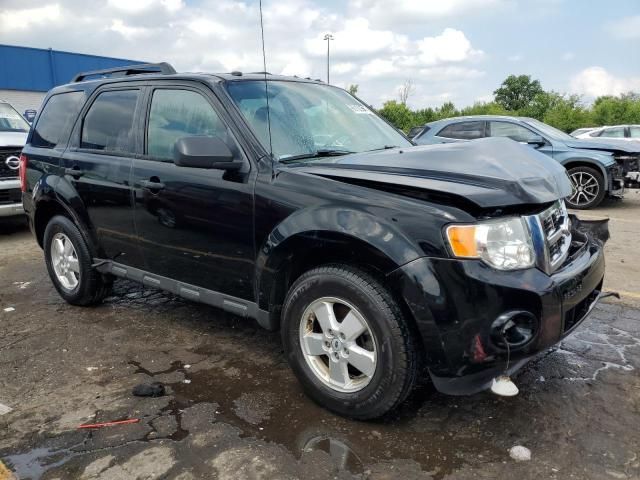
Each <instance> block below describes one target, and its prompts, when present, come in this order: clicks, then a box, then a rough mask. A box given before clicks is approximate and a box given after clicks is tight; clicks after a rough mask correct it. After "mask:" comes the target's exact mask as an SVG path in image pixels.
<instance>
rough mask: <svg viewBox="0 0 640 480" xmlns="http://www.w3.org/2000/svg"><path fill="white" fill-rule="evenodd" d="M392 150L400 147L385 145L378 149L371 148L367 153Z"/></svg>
mask: <svg viewBox="0 0 640 480" xmlns="http://www.w3.org/2000/svg"><path fill="white" fill-rule="evenodd" d="M392 148H400V145H385V146H384V147H380V148H372V149H371V150H367V152H377V151H379V150H391V149H392Z"/></svg>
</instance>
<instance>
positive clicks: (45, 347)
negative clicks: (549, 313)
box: [0, 190, 640, 480]
mask: <svg viewBox="0 0 640 480" xmlns="http://www.w3.org/2000/svg"><path fill="white" fill-rule="evenodd" d="M601 215H606V216H608V217H610V219H611V220H610V231H611V235H612V238H611V240H610V241H609V243H608V244H607V276H606V284H605V288H606V289H607V290H612V291H618V292H620V294H621V300H615V299H607V301H606V303H602V304H601V305H599V306H598V307H597V308H596V310H595V311H594V313H593V315H592V317H591V318H590V319H589V320H588V321H587V322H585V324H583V325H582V326H581V327H580V329H579V331H578V332H577V333H576V334H574V335H573V336H572V337H570V338H569V339H567V340H566V341H565V342H563V343H562V344H561V345H560V346H558V347H557V348H554V349H552V350H550V351H548V352H545V353H544V354H543V355H541V356H540V357H539V358H538V359H537V360H536V361H534V362H532V363H531V364H530V365H528V366H527V367H526V368H525V369H524V370H523V371H522V373H521V374H519V376H518V377H517V378H516V383H517V385H518V386H519V387H520V390H521V393H520V395H519V396H517V397H515V398H510V399H509V398H499V397H496V396H493V395H492V394H490V393H482V394H478V395H475V396H472V397H447V396H444V395H441V394H439V393H436V392H434V390H433V388H432V387H431V386H430V385H429V383H428V382H427V381H424V382H423V385H422V386H421V387H420V388H419V389H418V390H417V391H416V392H415V394H414V395H412V397H410V399H409V400H408V401H407V402H406V404H404V405H403V407H402V408H401V409H400V411H398V412H397V413H396V414H394V415H393V416H391V417H389V418H386V419H384V420H381V421H375V422H355V421H350V420H346V419H344V418H341V417H338V416H335V415H332V414H330V413H328V412H327V411H326V410H324V409H322V408H321V407H319V406H317V405H315V404H314V403H313V402H311V401H310V400H309V399H308V398H307V397H305V395H304V394H303V393H302V391H301V389H300V387H299V385H298V383H297V381H296V380H295V378H294V377H293V375H292V373H291V372H290V370H289V368H288V366H287V364H286V362H285V360H284V356H283V354H282V351H281V347H280V342H279V335H278V334H277V333H268V332H265V331H263V330H261V329H260V328H259V327H257V325H256V324H255V323H254V322H252V321H246V320H243V319H240V318H237V317H234V316H232V315H230V314H226V313H223V312H221V311H218V310H215V309H213V308H209V307H206V306H202V305H197V304H192V303H189V302H187V301H185V300H181V299H178V298H175V297H173V296H171V295H169V294H164V293H161V292H158V291H155V290H152V289H149V288H145V287H142V286H141V285H137V284H132V283H127V282H124V281H120V282H118V283H116V288H115V293H114V295H113V296H111V297H109V298H108V299H107V301H106V302H105V303H104V304H103V305H100V306H98V307H95V308H77V307H72V306H70V305H67V304H66V303H64V302H63V301H62V300H61V299H60V297H59V296H58V294H57V293H56V292H55V290H54V288H53V287H52V285H51V283H50V281H49V278H48V276H47V274H46V270H45V266H44V262H43V259H42V252H41V250H40V249H39V248H38V247H37V245H36V243H35V241H34V240H33V238H32V237H31V234H30V233H29V231H28V230H27V229H26V228H25V227H24V225H22V224H3V225H2V227H1V228H2V230H0V319H1V322H0V325H1V329H0V372H2V376H1V377H0V404H4V405H7V406H9V407H10V408H12V409H13V410H12V411H11V412H9V413H6V414H4V415H0V458H1V459H2V461H3V462H4V464H5V465H6V466H7V467H9V468H10V469H11V470H12V471H14V472H15V473H16V474H17V476H18V478H20V479H26V478H31V479H36V478H45V479H74V478H82V479H134V478H145V479H146V478H167V479H183V480H186V479H191V478H205V479H209V478H219V479H254V478H259V479H289V478H302V479H324V478H340V479H350V478H368V479H369V478H370V479H392V478H402V479H405V480H408V479H412V478H419V479H430V478H433V479H471V478H474V479H477V478H504V479H511V478H521V479H528V478H532V479H533V478H536V479H538V478H558V479H565V478H576V479H606V478H612V479H625V478H629V479H632V478H640V453H639V452H640V375H639V373H638V372H639V371H640V370H639V368H640V275H638V262H639V261H640V252H639V251H638V248H639V247H638V236H639V235H640V193H639V191H638V190H631V191H629V193H628V194H627V197H626V198H625V200H624V201H622V202H618V201H608V202H605V204H603V206H602V207H600V208H598V209H596V210H594V211H590V212H588V213H585V214H583V216H584V217H585V218H588V217H590V216H601ZM148 381H159V382H163V383H164V384H165V385H167V386H168V387H169V388H168V394H167V395H166V396H164V397H160V398H140V397H134V396H132V395H131V389H132V387H133V386H135V385H136V384H139V383H141V382H148ZM131 418H134V419H139V420H140V421H139V422H138V423H132V424H127V425H120V426H113V427H107V428H102V429H98V430H79V429H78V428H77V427H78V426H79V425H81V424H84V423H90V422H107V421H114V420H122V419H131ZM514 445H523V446H525V447H527V448H529V449H530V450H531V452H532V458H531V460H530V461H528V462H516V461H514V460H513V459H511V458H510V456H509V453H508V450H509V449H510V448H511V447H513V446H514ZM5 478H11V477H10V474H8V473H7V472H6V471H5V472H4V473H3V467H2V466H1V465H0V479H2V480H4V479H5Z"/></svg>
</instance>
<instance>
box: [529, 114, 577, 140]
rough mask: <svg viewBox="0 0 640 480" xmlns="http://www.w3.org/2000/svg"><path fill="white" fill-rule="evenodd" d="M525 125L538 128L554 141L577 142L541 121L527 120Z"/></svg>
mask: <svg viewBox="0 0 640 480" xmlns="http://www.w3.org/2000/svg"><path fill="white" fill-rule="evenodd" d="M524 123H526V124H529V125H531V126H532V127H533V128H537V129H538V130H540V131H541V132H542V133H543V134H544V135H546V136H548V137H551V138H553V139H554V140H575V138H573V137H572V136H571V135H569V134H568V133H564V132H563V131H562V130H558V129H557V128H555V127H552V126H551V125H547V124H546V123H542V122H540V121H539V120H535V119H533V118H527V119H526V120H524Z"/></svg>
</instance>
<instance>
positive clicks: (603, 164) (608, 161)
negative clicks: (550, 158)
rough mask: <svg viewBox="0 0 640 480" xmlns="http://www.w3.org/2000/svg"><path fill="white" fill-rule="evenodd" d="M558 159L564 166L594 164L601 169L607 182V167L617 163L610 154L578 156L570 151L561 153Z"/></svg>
mask: <svg viewBox="0 0 640 480" xmlns="http://www.w3.org/2000/svg"><path fill="white" fill-rule="evenodd" d="M556 160H558V161H559V162H560V163H561V164H562V165H563V166H564V167H566V166H567V165H570V164H572V163H586V164H589V165H593V166H594V167H596V168H597V169H598V171H600V173H601V174H602V176H603V178H604V179H605V181H606V182H607V184H608V180H609V173H608V172H607V169H608V168H609V167H611V166H612V165H615V163H616V162H615V160H613V158H611V157H610V156H608V155H599V154H594V155H593V156H591V155H590V156H588V157H586V156H578V157H577V156H575V155H572V154H571V153H569V152H566V153H564V154H562V153H561V154H559V155H558V156H556Z"/></svg>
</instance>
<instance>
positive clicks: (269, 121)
mask: <svg viewBox="0 0 640 480" xmlns="http://www.w3.org/2000/svg"><path fill="white" fill-rule="evenodd" d="M260 33H261V36H262V67H263V68H262V72H263V73H264V95H265V98H266V100H267V127H268V128H269V156H270V157H271V175H273V173H274V168H273V143H272V142H271V110H270V109H269V87H268V84H267V55H266V54H265V50H264V23H263V21H262V0H260Z"/></svg>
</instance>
